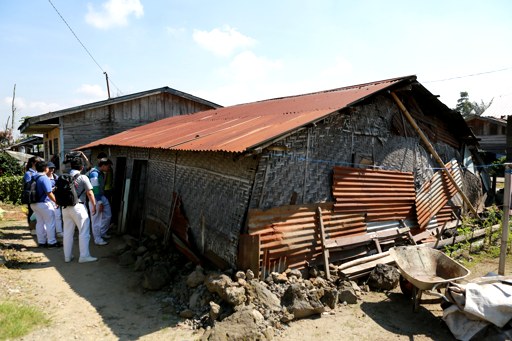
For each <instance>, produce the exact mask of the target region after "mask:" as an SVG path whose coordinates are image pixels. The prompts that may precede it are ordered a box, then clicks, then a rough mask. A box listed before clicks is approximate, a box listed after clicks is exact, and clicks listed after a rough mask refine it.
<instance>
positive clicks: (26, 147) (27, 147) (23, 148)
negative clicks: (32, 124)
mask: <svg viewBox="0 0 512 341" xmlns="http://www.w3.org/2000/svg"><path fill="white" fill-rule="evenodd" d="M42 146H43V138H42V137H41V136H29V137H27V138H24V139H22V140H20V141H18V142H16V143H15V144H13V145H11V146H9V150H12V151H14V152H18V153H23V154H31V156H33V155H37V156H41V157H42V156H43V149H42Z"/></svg>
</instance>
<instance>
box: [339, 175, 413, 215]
mask: <svg viewBox="0 0 512 341" xmlns="http://www.w3.org/2000/svg"><path fill="white" fill-rule="evenodd" d="M333 178H334V179H333V196H334V198H335V200H336V202H335V204H334V210H335V211H336V212H339V213H345V214H349V213H363V214H367V221H368V222H371V221H387V220H400V219H404V220H407V219H408V220H413V219H414V200H415V196H416V193H415V190H414V177H413V174H412V173H405V172H398V171H388V170H374V169H363V168H349V167H334V174H333Z"/></svg>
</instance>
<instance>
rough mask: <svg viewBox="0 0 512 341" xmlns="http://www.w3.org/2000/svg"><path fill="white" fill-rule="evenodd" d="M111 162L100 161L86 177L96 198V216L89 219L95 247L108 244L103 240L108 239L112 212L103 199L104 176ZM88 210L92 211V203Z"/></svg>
mask: <svg viewBox="0 0 512 341" xmlns="http://www.w3.org/2000/svg"><path fill="white" fill-rule="evenodd" d="M111 165H112V161H110V160H109V159H107V158H103V159H100V160H99V162H98V166H97V167H94V168H92V169H91V170H90V171H89V173H88V175H89V179H90V181H91V184H92V191H93V193H94V198H96V211H97V212H98V213H97V214H96V215H93V216H92V217H91V221H92V235H93V237H94V243H95V244H96V245H107V244H108V242H107V241H106V240H105V239H108V238H110V235H108V234H107V231H108V229H109V228H110V220H111V218H112V211H111V210H110V203H109V201H108V199H107V197H105V194H104V190H105V175H104V173H106V172H108V170H109V169H110V166H111ZM89 208H90V209H91V211H92V202H89Z"/></svg>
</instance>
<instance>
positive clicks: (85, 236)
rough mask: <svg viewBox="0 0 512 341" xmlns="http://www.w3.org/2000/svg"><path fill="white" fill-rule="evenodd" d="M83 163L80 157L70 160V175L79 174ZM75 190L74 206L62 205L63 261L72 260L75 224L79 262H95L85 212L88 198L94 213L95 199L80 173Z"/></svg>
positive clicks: (90, 186)
mask: <svg viewBox="0 0 512 341" xmlns="http://www.w3.org/2000/svg"><path fill="white" fill-rule="evenodd" d="M83 168H84V164H83V161H82V159H81V158H76V159H73V160H71V171H70V172H69V174H70V175H72V176H74V175H75V174H80V173H81V171H82V169H83ZM75 190H76V194H77V195H78V201H79V202H78V203H77V204H76V205H75V206H67V207H62V220H63V222H64V224H63V225H64V238H63V242H64V261H65V262H66V263H69V262H71V261H72V260H73V236H74V234H75V226H77V227H78V247H79V249H80V258H78V262H79V263H88V262H95V261H97V260H98V258H96V257H92V256H91V254H90V252H89V241H90V239H91V234H90V220H89V214H88V213H87V206H86V202H87V199H89V202H90V203H91V204H92V205H91V215H92V216H94V215H95V214H96V199H95V198H94V194H93V192H92V185H91V182H90V181H89V178H88V177H87V176H86V175H83V174H80V175H79V176H78V177H77V178H76V181H75Z"/></svg>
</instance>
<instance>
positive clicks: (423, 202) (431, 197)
mask: <svg viewBox="0 0 512 341" xmlns="http://www.w3.org/2000/svg"><path fill="white" fill-rule="evenodd" d="M445 168H447V169H449V170H450V173H451V174H452V176H453V177H454V179H455V181H456V182H457V185H458V186H459V187H461V188H462V173H461V171H460V168H459V165H458V163H457V161H456V160H452V161H450V162H448V163H447V164H446V165H445ZM456 193H457V189H456V188H455V186H454V185H453V184H452V183H451V181H450V180H449V179H448V177H447V176H446V174H445V172H444V171H442V170H440V171H438V172H436V173H435V174H434V176H433V177H432V179H430V180H429V181H427V182H425V183H424V184H423V186H422V187H421V188H420V190H419V191H418V193H417V194H416V212H417V218H418V224H419V226H420V228H422V229H425V228H426V227H427V225H428V222H429V221H430V219H432V217H434V216H435V215H436V214H437V213H438V212H439V211H440V210H441V209H442V208H443V207H444V206H445V205H446V203H447V202H448V200H450V199H451V198H452V197H453V196H454V195H455V194H456ZM438 220H439V217H438Z"/></svg>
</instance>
